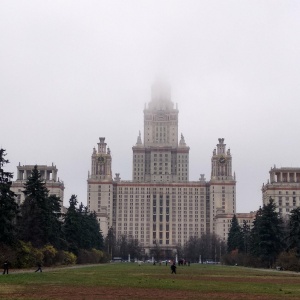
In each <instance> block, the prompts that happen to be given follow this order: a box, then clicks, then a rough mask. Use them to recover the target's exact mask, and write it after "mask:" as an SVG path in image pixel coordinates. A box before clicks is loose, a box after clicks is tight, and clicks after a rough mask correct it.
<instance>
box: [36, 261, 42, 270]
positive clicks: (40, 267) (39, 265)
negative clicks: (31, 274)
mask: <svg viewBox="0 0 300 300" xmlns="http://www.w3.org/2000/svg"><path fill="white" fill-rule="evenodd" d="M37 267H38V268H37V270H36V271H35V272H38V271H40V272H43V271H42V264H41V263H40V262H38V263H37Z"/></svg>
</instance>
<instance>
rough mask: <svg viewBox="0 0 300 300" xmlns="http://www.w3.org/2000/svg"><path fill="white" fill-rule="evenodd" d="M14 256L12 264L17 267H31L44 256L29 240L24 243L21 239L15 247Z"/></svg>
mask: <svg viewBox="0 0 300 300" xmlns="http://www.w3.org/2000/svg"><path fill="white" fill-rule="evenodd" d="M16 256H17V257H16V261H15V262H14V266H15V267H17V268H30V267H33V266H35V265H36V262H37V261H42V260H43V258H44V255H43V252H42V251H41V250H40V249H37V248H34V247H33V246H32V245H31V243H30V242H28V243H25V242H22V241H20V242H19V246H18V248H17V249H16Z"/></svg>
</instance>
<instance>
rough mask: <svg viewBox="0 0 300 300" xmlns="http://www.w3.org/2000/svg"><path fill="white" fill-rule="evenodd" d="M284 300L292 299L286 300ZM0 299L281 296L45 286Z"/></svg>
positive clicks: (241, 299) (247, 299) (268, 299)
mask: <svg viewBox="0 0 300 300" xmlns="http://www.w3.org/2000/svg"><path fill="white" fill-rule="evenodd" d="M286 296H289V295H284V299H295V298H290V297H286ZM1 299H53V300H56V299H57V300H58V299H59V300H83V299H89V300H96V299H104V300H106V299H121V300H130V299H139V300H140V299H148V300H150V299H155V300H157V299H174V300H177V299H183V300H188V299H191V300H194V299H205V300H206V299H209V300H229V299H230V300H254V299H255V300H279V299H282V296H279V295H278V296H274V295H249V294H243V293H234V294H232V293H220V292H218V293H212V292H206V293H201V294H200V293H198V292H193V291H182V290H180V291H178V290H173V291H170V290H162V289H147V288H124V287H122V288H111V287H80V288H76V287H72V288H71V287H61V286H48V287H47V286H45V287H44V288H39V289H37V288H35V287H28V288H27V289H26V291H19V292H10V293H7V294H5V293H2V294H1Z"/></svg>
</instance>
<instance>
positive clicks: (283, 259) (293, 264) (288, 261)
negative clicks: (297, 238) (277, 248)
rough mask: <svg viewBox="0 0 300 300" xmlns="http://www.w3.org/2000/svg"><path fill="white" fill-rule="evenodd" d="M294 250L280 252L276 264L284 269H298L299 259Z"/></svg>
mask: <svg viewBox="0 0 300 300" xmlns="http://www.w3.org/2000/svg"><path fill="white" fill-rule="evenodd" d="M296 253H297V252H296V250H295V249H292V250H290V251H289V252H281V253H280V255H279V256H278V258H277V260H276V266H280V267H282V268H283V269H284V270H289V271H297V272H299V271H300V259H299V257H297V255H296Z"/></svg>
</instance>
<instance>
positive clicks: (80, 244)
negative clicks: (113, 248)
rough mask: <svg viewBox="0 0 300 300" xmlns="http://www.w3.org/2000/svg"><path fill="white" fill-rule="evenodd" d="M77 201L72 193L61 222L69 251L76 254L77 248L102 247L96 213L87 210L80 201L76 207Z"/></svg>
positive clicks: (101, 237)
mask: <svg viewBox="0 0 300 300" xmlns="http://www.w3.org/2000/svg"><path fill="white" fill-rule="evenodd" d="M77 203H78V202H77V196H75V195H72V196H71V198H70V200H69V204H70V206H69V208H68V210H67V213H66V214H65V219H64V224H63V232H64V236H65V238H66V241H67V244H68V249H69V251H71V252H73V253H75V254H78V251H79V249H87V250H90V249H92V248H95V249H98V250H100V249H102V248H103V236H102V233H101V231H100V227H99V223H98V220H97V216H96V214H95V213H94V212H92V213H91V212H89V211H88V209H87V207H85V206H84V205H83V204H82V203H81V204H80V205H79V208H77V207H76V206H77Z"/></svg>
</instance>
